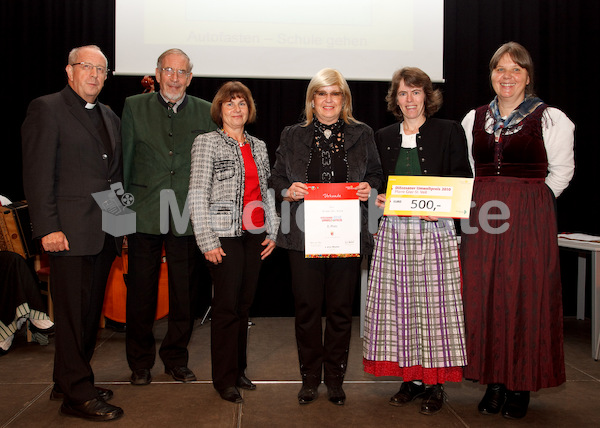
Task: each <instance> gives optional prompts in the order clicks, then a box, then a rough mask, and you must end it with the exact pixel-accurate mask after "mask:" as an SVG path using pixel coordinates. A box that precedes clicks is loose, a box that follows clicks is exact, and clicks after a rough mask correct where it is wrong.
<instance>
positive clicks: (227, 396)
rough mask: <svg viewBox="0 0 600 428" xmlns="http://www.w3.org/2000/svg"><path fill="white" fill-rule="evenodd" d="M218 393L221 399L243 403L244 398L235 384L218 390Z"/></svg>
mask: <svg viewBox="0 0 600 428" xmlns="http://www.w3.org/2000/svg"><path fill="white" fill-rule="evenodd" d="M219 395H220V396H221V398H222V399H223V400H226V401H231V402H232V403H243V402H244V399H243V398H242V396H241V395H240V391H238V389H237V388H236V387H235V386H230V387H228V388H225V389H224V390H222V391H219Z"/></svg>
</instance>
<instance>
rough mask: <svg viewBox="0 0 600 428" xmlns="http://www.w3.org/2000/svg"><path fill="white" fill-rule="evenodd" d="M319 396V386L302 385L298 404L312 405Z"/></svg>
mask: <svg viewBox="0 0 600 428" xmlns="http://www.w3.org/2000/svg"><path fill="white" fill-rule="evenodd" d="M318 396H319V386H318V385H317V386H309V385H302V388H301V389H300V392H298V403H300V404H308V403H312V402H313V401H315V400H316V399H317V397H318Z"/></svg>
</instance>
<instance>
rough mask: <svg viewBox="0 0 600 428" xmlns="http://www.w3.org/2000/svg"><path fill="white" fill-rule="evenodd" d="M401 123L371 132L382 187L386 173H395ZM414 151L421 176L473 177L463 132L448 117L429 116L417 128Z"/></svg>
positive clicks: (400, 138) (387, 175)
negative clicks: (380, 171)
mask: <svg viewBox="0 0 600 428" xmlns="http://www.w3.org/2000/svg"><path fill="white" fill-rule="evenodd" d="M401 125H402V122H399V123H394V124H393V125H390V126H387V127H385V128H382V129H380V130H379V131H377V132H376V133H375V142H376V144H377V150H378V151H379V155H380V156H381V165H382V167H383V173H384V174H385V186H384V188H383V192H385V190H386V188H387V180H388V177H389V176H390V175H395V174H394V172H395V169H396V161H397V160H398V156H399V155H400V145H401V144H402V135H401V134H400V126H401ZM417 150H418V151H419V162H420V164H421V172H422V173H423V175H435V176H440V177H473V172H472V171H471V165H470V164H469V157H468V151H467V140H466V137H465V131H464V130H463V128H462V126H460V124H459V123H457V122H454V121H452V120H445V119H436V118H429V119H427V120H426V121H425V123H424V124H423V125H421V127H420V128H419V133H418V134H417Z"/></svg>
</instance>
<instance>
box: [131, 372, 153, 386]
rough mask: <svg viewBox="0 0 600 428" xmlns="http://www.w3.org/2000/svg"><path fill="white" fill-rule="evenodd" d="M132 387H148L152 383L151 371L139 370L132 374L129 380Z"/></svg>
mask: <svg viewBox="0 0 600 428" xmlns="http://www.w3.org/2000/svg"><path fill="white" fill-rule="evenodd" d="M129 382H131V384H132V385H148V384H149V383H150V382H152V373H150V369H137V370H134V371H132V372H131V378H130V379H129Z"/></svg>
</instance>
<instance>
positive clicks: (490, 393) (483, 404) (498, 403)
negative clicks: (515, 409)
mask: <svg viewBox="0 0 600 428" xmlns="http://www.w3.org/2000/svg"><path fill="white" fill-rule="evenodd" d="M505 400H506V387H505V386H504V385H503V384H501V383H490V384H489V385H488V386H487V389H486V391H485V395H484V396H483V398H482V399H481V401H480V402H479V405H478V406H477V410H479V413H481V414H482V415H497V414H498V413H499V412H500V409H502V405H503V404H504V401H505Z"/></svg>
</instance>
